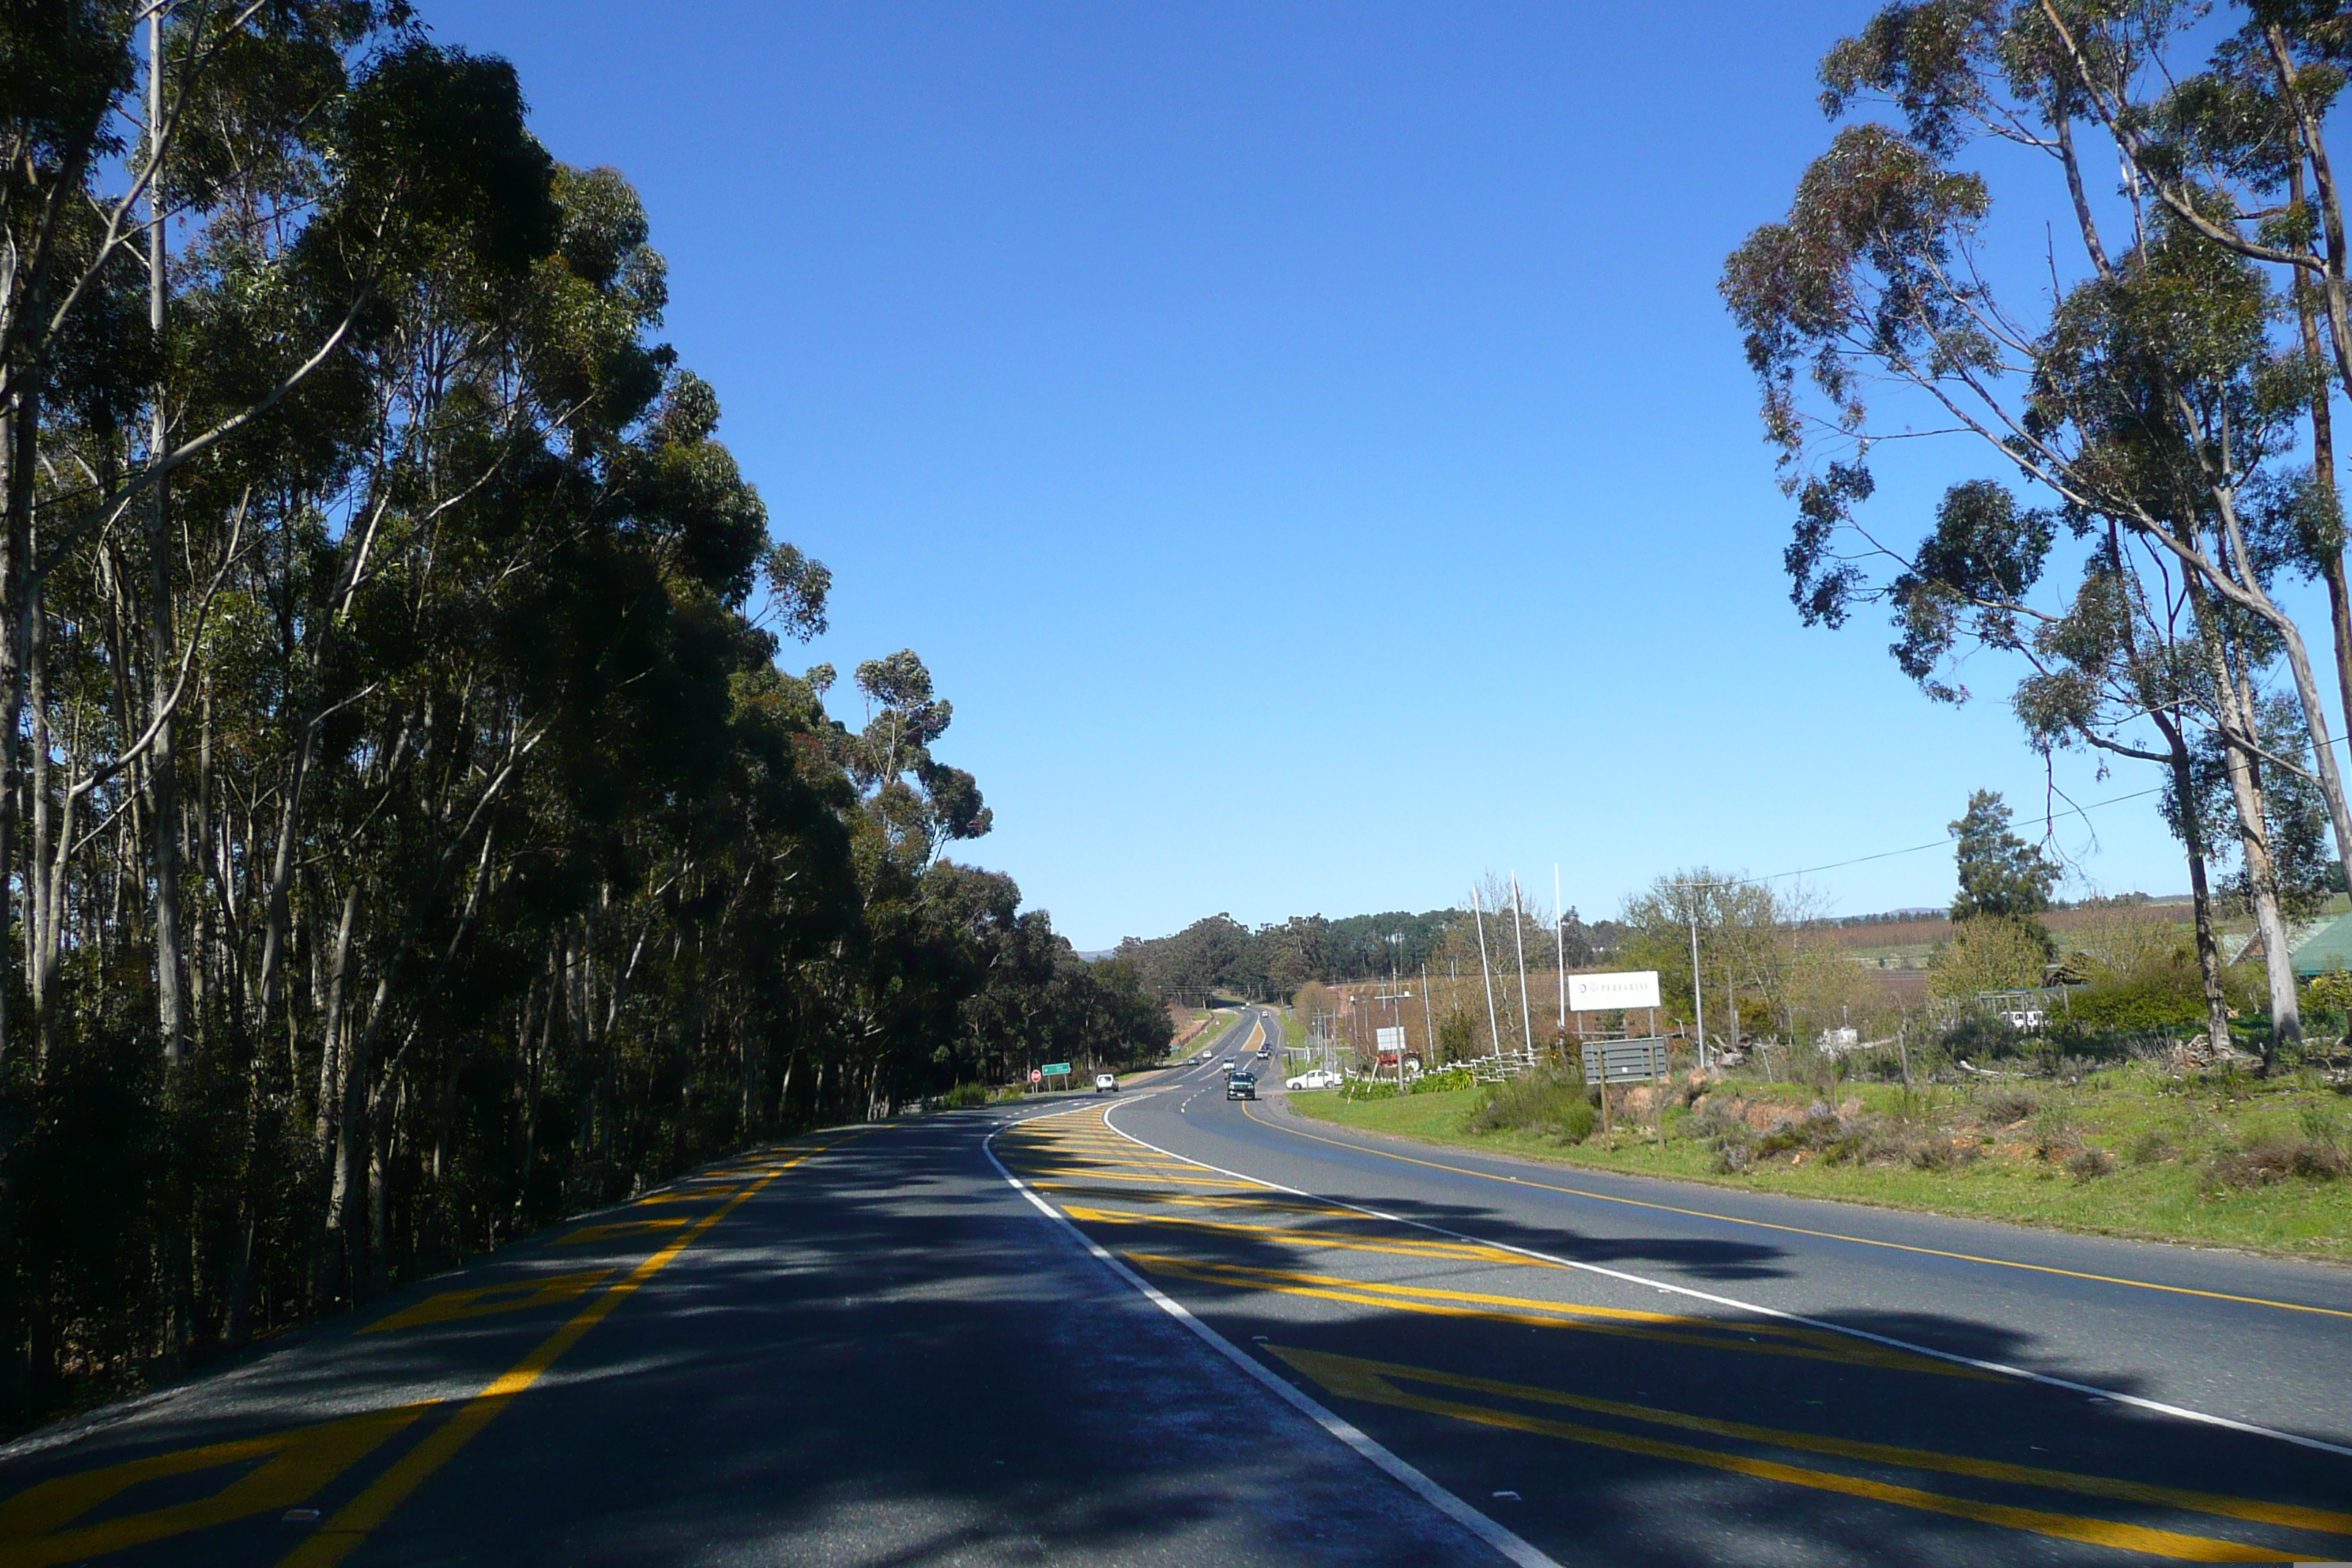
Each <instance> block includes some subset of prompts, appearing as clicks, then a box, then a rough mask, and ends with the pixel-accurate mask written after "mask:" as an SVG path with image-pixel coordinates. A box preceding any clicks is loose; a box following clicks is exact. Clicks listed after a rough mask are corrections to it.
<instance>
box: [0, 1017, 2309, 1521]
mask: <svg viewBox="0 0 2352 1568" xmlns="http://www.w3.org/2000/svg"><path fill="white" fill-rule="evenodd" d="M1262 1026H1265V1025H1264V1024H1263V1023H1262V1022H1261V1020H1260V1019H1259V1018H1258V1017H1256V1016H1244V1019H1243V1021H1242V1022H1241V1023H1240V1024H1238V1025H1236V1026H1235V1028H1234V1030H1233V1031H1231V1032H1229V1033H1228V1035H1227V1036H1226V1037H1223V1038H1221V1039H1220V1040H1219V1041H1217V1042H1215V1043H1214V1044H1213V1046H1212V1047H1210V1051H1211V1055H1210V1057H1209V1058H1208V1059H1207V1060H1206V1061H1205V1062H1202V1063H1200V1064H1197V1065H1193V1066H1189V1067H1187V1068H1181V1069H1179V1070H1178V1071H1176V1072H1174V1073H1172V1074H1162V1075H1156V1077H1155V1079H1152V1080H1149V1081H1148V1083H1147V1084H1146V1085H1145V1086H1142V1087H1137V1088H1131V1089H1129V1090H1128V1091H1126V1092H1123V1093H1121V1094H1119V1095H1117V1096H1103V1097H1099V1098H1097V1097H1082V1096H1066V1097H1054V1098H1051V1099H1048V1100H1040V1101H1035V1102H1032V1103H1029V1104H1026V1105H1023V1106H1020V1107H1017V1108H1010V1109H1005V1108H999V1109H992V1110H976V1111H965V1112H957V1113H953V1114H950V1115H943V1116H935V1117H930V1118H925V1119H920V1120H909V1121H901V1122H893V1123H887V1124H882V1125H877V1126H875V1127H871V1128H865V1129H852V1130H846V1131H834V1132H828V1133H819V1134H815V1135H812V1136H811V1137H809V1138H806V1139H801V1140H794V1141H793V1142H789V1143H786V1144H783V1145H779V1146H777V1147H775V1148H773V1149H768V1150H761V1151H758V1152H753V1153H751V1154H747V1155H746V1156H744V1157H743V1158H741V1159H740V1160H737V1161H733V1162H730V1163H725V1164H722V1165H719V1166H716V1167H713V1168H711V1169H709V1170H708V1171H705V1172H701V1173H697V1174H696V1175H694V1176H693V1177H690V1178H688V1179H687V1180H685V1181H681V1182H679V1183H677V1184H673V1185H672V1186H671V1187H669V1188H667V1189H664V1190H662V1191H660V1192H657V1193H655V1194H649V1195H648V1196H647V1197H646V1198H645V1199H643V1200H641V1201H639V1202H636V1203H633V1204H629V1205H620V1206H618V1207H616V1208H614V1209H613V1210H611V1211H608V1212H606V1213H604V1214H599V1215H588V1216H584V1217H583V1218H582V1219H581V1220H579V1221H576V1222H573V1223H572V1224H568V1225H566V1226H559V1227H556V1228H555V1229H553V1230H551V1231H550V1232H549V1233H547V1234H546V1235H545V1236H543V1237H537V1238H534V1239H533V1240H531V1241H530V1242H527V1243H524V1244H522V1245H520V1246H518V1247H511V1248H509V1249H507V1250H506V1251H504V1252H501V1253H499V1254H498V1255H497V1256H495V1257H493V1258H487V1259H484V1260H483V1261H482V1262H481V1263H479V1264H478V1265H477V1266H475V1267H473V1268H467V1269H465V1270H462V1271H459V1272H458V1273H456V1274H453V1275H450V1276H446V1277H444V1278H442V1279H436V1280H431V1281H427V1282H425V1283H424V1284H422V1285H420V1286H419V1287H417V1288H415V1289H412V1290H410V1291H408V1292H406V1293H404V1294H403V1295H401V1296H398V1297H395V1298H393V1299H390V1300H386V1301H384V1302H381V1303H378V1304H377V1305H376V1306H375V1307H373V1309H371V1310H368V1311H366V1312H363V1313H360V1314H356V1315H354V1316H353V1317H352V1319H351V1320H349V1321H340V1322H336V1323H331V1324H326V1325H321V1326H320V1327H319V1328H318V1329H316V1330H314V1331H310V1333H309V1334H308V1335H306V1336H303V1337H301V1338H299V1339H298V1340H296V1341H294V1342H289V1343H288V1344H286V1345H284V1346H283V1347H282V1348H279V1349H277V1350H275V1351H274V1352H271V1353H268V1354H266V1355H261V1356H258V1357H257V1358H255V1359H253V1360H251V1361H249V1362H248V1363H245V1364H244V1365H242V1366H239V1367H237V1368H236V1369H235V1370H233V1371H227V1372H223V1373H216V1374H215V1375H212V1376H208V1377H205V1378H202V1379H200V1380H197V1381H194V1382H192V1383H189V1384H184V1385H182V1386H180V1387H176V1388H173V1389H170V1390H166V1391H163V1393H160V1394H156V1395H152V1396H151V1397H149V1398H148V1399H146V1400H143V1401H141V1402H137V1403H135V1404H133V1405H126V1406H121V1407H117V1408H115V1409H113V1410H110V1411H105V1412H100V1413H98V1414H97V1415H94V1416H92V1417H89V1418H88V1419H85V1420H83V1421H80V1422H78V1423H74V1424H69V1425H68V1426H61V1427H58V1428H56V1429H53V1430H51V1431H47V1432H44V1433H41V1434H37V1435H36V1436H33V1437H30V1438H27V1439H25V1440H23V1441H20V1442H18V1443H16V1444H15V1445H12V1446H10V1447H7V1448H5V1449H0V1568H32V1565H35V1564H62V1563H84V1562H89V1563H108V1564H122V1565H124V1568H131V1565H134V1564H162V1563H171V1564H175V1565H176V1564H213V1563H220V1564H230V1563H234V1564H248V1563H250V1564H275V1563H286V1564H289V1565H309V1568H327V1565H329V1564H333V1563H346V1562H347V1563H351V1564H352V1565H353V1568H368V1565H372V1564H394V1563H401V1564H419V1563H663V1564H667V1563H678V1564H688V1563H693V1564H702V1563H712V1564H719V1563H727V1564H733V1563H745V1564H749V1563H829V1564H830V1563H841V1564H873V1565H876V1568H881V1565H885V1564H915V1563H923V1564H931V1563H939V1564H966V1563H970V1564H981V1563H990V1564H994V1563H1136V1564H1144V1563H1152V1564H1171V1565H1178V1564H1203V1565H1210V1568H1219V1565H1224V1564H1234V1565H1242V1564H1250V1565H1255V1564H1268V1565H1271V1564H1276V1563H1280V1564H1300V1563H1307V1564H1323V1563H1331V1564H1356V1563H1363V1564H1375V1563H1378V1564H1389V1563H1394V1564H1406V1563H1414V1564H1421V1563H1489V1564H1490V1563H1501V1562H1518V1563H1528V1564H1537V1563H1546V1562H1552V1563H1660V1564H1664V1563H1692V1562H1708V1561H1715V1562H1726V1563H1808V1564H1811V1563H2077V1562H2081V1563H2115V1562H2127V1561H2133V1560H2135V1559H2137V1560H2150V1561H2153V1560H2164V1559H2173V1560H2188V1561H2297V1560H2315V1559H2316V1560H2325V1559H2332V1558H2343V1557H2347V1556H2352V1275H2347V1273H2344V1272H2342V1271H2337V1270H2333V1269H2327V1268H2316V1267H2298V1266H2294V1265H2288V1264H2280V1263H2270V1262H2266V1261H2262V1260H2256V1259H2248V1258H2236V1257H2231V1256H2227V1255H2221V1254H2214V1253H2203V1252H2195V1251H2189V1250H2187V1249H2179V1248H2168V1247H2147V1246H2135V1245H2128V1244H2121V1243H2107V1242H2100V1241H2095V1240H2086V1239H2084V1238H2079V1237H2057V1236H2051V1235H2046V1234H2042V1233H2036V1232H2021V1231H2016V1230H2011V1229H2008V1228H2004V1227H2000V1226H1982V1225H1971V1224H1967V1223H1963V1222H1957V1221H1946V1220H1938V1219H1933V1218H1927V1217H1922V1216H1916V1215H1897V1214H1893V1213H1886V1212H1881V1211H1873V1210H1857V1209H1852V1208H1846V1207H1842V1206H1837V1205H1822V1204H1811V1203H1803V1202H1799V1201H1794V1200H1780V1199H1773V1198H1769V1197H1760V1196H1755V1195H1751V1194H1743V1193H1736V1192H1726V1191H1721V1190H1717V1189H1709V1188H1694V1187H1683V1186H1677V1185H1674V1184H1660V1183H1644V1182H1639V1181H1634V1180H1627V1179H1615V1178H1608V1177H1604V1176H1600V1175H1596V1174H1593V1173H1585V1172H1570V1171H1565V1170H1562V1169H1560V1168H1559V1167H1548V1166H1539V1165H1534V1164H1526V1163H1516V1162H1508V1161H1503V1160H1497V1159H1492V1158H1485V1157H1480V1156H1475V1155H1467V1154H1457V1153H1455V1152H1452V1151H1444V1150H1434V1149H1430V1148H1426V1147H1422V1146H1411V1145H1404V1144H1398V1143H1390V1142H1375V1141H1371V1140H1368V1139H1364V1138H1360V1137H1358V1136H1355V1135H1351V1134H1346V1133H1342V1132H1339V1131H1336V1130H1334V1129H1332V1128H1330V1127H1328V1126H1325V1125H1320V1124H1316V1123H1311V1122H1303V1121H1298V1120H1297V1119H1295V1118H1292V1117H1290V1116H1289V1115H1288V1114H1287V1113H1286V1110H1284V1109H1283V1108H1282V1106H1281V1105H1280V1103H1279V1098H1278V1096H1276V1097H1272V1098H1269V1099H1268V1100H1260V1101H1258V1102H1255V1103H1252V1102H1246V1101H1244V1102H1228V1101H1227V1100H1225V1099H1224V1094H1223V1075H1222V1072H1221V1070H1220V1064H1221V1061H1222V1058H1223V1056H1225V1055H1227V1054H1232V1053H1233V1052H1234V1051H1237V1050H1239V1049H1241V1048H1242V1047H1243V1045H1244V1039H1245V1038H1246V1037H1248V1036H1249V1035H1250V1034H1251V1032H1252V1031H1254V1030H1256V1029H1259V1028H1260V1027H1262ZM1267 1065H1270V1064H1267ZM1267 1077H1268V1079H1269V1081H1271V1080H1272V1079H1273V1078H1274V1077H1275V1075H1273V1074H1268V1075H1267Z"/></svg>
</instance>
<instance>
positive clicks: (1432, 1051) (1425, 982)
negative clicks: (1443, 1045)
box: [1421, 963, 1437, 1066]
mask: <svg viewBox="0 0 2352 1568" xmlns="http://www.w3.org/2000/svg"><path fill="white" fill-rule="evenodd" d="M1421 1026H1422V1028H1423V1031H1424V1032H1425V1033H1427V1035H1428V1036H1429V1040H1428V1043H1427V1044H1426V1045H1424V1046H1423V1047H1422V1048H1423V1050H1425V1051H1427V1052H1428V1053H1429V1061H1430V1065H1432V1066H1435V1065H1436V1062H1437V1020H1436V1019H1435V1018H1434V1017H1433V1016H1432V1015H1431V1013H1430V1011H1429V965H1427V964H1426V963H1424V964H1423V965H1422V966H1421Z"/></svg>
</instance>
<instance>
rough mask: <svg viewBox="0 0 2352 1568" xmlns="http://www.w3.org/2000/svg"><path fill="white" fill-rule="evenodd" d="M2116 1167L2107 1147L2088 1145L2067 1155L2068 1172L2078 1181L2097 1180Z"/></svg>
mask: <svg viewBox="0 0 2352 1568" xmlns="http://www.w3.org/2000/svg"><path fill="white" fill-rule="evenodd" d="M2115 1168H2116V1163H2115V1161H2114V1160H2112V1159H2110V1158H2109V1157H2108V1155H2107V1152H2106V1151H2105V1149H2101V1148H2097V1147H2095V1146H2086V1147H2084V1148H2081V1149H2077V1150H2075V1151H2074V1153H2072V1154H2071V1155H2069V1156H2067V1159H2066V1173H2067V1174H2068V1175H2070V1176H2072V1177H2074V1179H2075V1180H2076V1181H2078V1182H2095V1181H2097V1180H2098V1179H2099V1178H2100V1177H2101V1176H2104V1175H2105V1174H2106V1173H2108V1172H2110V1171H2112V1170H2114V1169H2115Z"/></svg>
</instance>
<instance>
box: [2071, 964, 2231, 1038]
mask: <svg viewBox="0 0 2352 1568" xmlns="http://www.w3.org/2000/svg"><path fill="white" fill-rule="evenodd" d="M2056 1021H2057V1020H2053V1022H2056ZM2064 1023H2065V1026H2066V1027H2067V1029H2068V1031H2069V1032H2071V1033H2076V1034H2086V1035H2087V1034H2118V1033H2122V1032H2124V1031H2126V1030H2147V1029H2172V1028H2182V1029H2201V1028H2203V1027H2204V1026H2205V985H2204V982H2203V981H2202V980H2201V979H2200V978H2199V976H2198V973H2197V966H2196V965H2195V964H2193V963H2189V964H2179V963H2162V964H2150V965H2147V966H2146V967H2144V968H2141V969H2138V970H2137V971H2135V972H2133V973H2129V974H2124V975H2118V976H2117V977H2116V978H2115V979H2113V980H2105V981H2102V982H2100V983H2099V984H2096V985H2087V986H2084V988H2083V989H2082V990H2080V991H2077V992H2075V993H2074V994H2073V995H2071V996H2069V997H2067V998H2066V1016H2065V1019H2064Z"/></svg>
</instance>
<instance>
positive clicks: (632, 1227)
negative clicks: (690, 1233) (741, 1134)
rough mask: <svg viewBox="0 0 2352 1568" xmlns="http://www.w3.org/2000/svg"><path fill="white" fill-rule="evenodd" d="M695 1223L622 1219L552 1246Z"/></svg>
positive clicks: (589, 1228) (575, 1233)
mask: <svg viewBox="0 0 2352 1568" xmlns="http://www.w3.org/2000/svg"><path fill="white" fill-rule="evenodd" d="M747 1190H748V1189H747ZM694 1223H695V1222H694V1221H692V1220H690V1219H685V1218H678V1219H621V1220H614V1221H613V1222H611V1223H610V1224H607V1225H583V1226H581V1227H580V1228H579V1229H578V1230H575V1231H572V1232H570V1233H569V1234H567V1235H563V1236H559V1237H556V1238H555V1240H554V1241H553V1242H552V1243H551V1244H550V1245H551V1246H555V1247H579V1246H584V1245H585V1244H587V1243H589V1242H592V1241H612V1240H614V1239H615V1238H617V1237H624V1236H637V1235H640V1234H642V1233H644V1232H646V1231H649V1230H679V1229H682V1228H684V1227H685V1226H689V1225H692V1224H694Z"/></svg>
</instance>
